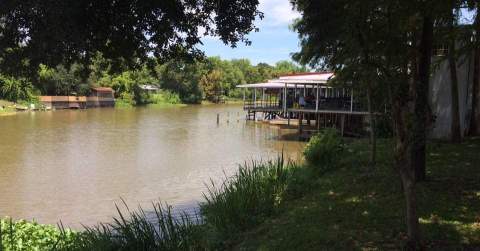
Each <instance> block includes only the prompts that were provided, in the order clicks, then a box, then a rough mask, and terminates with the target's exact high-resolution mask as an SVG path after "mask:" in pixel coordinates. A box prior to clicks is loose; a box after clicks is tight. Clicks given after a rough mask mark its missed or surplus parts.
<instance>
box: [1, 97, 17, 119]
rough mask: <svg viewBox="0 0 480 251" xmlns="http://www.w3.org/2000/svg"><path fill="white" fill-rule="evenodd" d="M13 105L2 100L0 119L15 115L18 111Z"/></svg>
mask: <svg viewBox="0 0 480 251" xmlns="http://www.w3.org/2000/svg"><path fill="white" fill-rule="evenodd" d="M13 105H14V104H13V103H12V102H9V101H6V100H2V99H0V117H1V116H11V115H15V113H16V111H15V108H14V107H13Z"/></svg>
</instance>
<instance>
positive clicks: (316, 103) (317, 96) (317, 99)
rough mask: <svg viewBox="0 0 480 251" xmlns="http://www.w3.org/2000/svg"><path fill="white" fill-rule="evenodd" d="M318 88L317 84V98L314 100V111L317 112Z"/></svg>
mask: <svg viewBox="0 0 480 251" xmlns="http://www.w3.org/2000/svg"><path fill="white" fill-rule="evenodd" d="M318 87H319V84H317V97H316V100H315V111H316V112H318V99H319V95H318V89H319V88H318Z"/></svg>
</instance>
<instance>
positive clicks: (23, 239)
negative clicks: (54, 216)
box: [0, 218, 77, 250]
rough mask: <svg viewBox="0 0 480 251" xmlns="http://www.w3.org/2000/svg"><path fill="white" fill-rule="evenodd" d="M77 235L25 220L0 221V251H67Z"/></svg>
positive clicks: (69, 231) (6, 219)
mask: <svg viewBox="0 0 480 251" xmlns="http://www.w3.org/2000/svg"><path fill="white" fill-rule="evenodd" d="M76 235H77V233H75V232H73V231H71V230H69V229H63V228H62V229H58V228H56V227H54V226H50V225H41V224H38V223H36V222H27V221H25V220H19V221H13V220H12V219H10V218H5V219H0V250H69V249H70V248H71V247H72V245H73V241H74V239H75V237H76Z"/></svg>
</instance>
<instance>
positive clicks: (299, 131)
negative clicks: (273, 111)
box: [298, 112, 303, 135]
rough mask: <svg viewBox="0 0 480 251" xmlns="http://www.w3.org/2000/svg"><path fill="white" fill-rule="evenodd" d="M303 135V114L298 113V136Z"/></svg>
mask: <svg viewBox="0 0 480 251" xmlns="http://www.w3.org/2000/svg"><path fill="white" fill-rule="evenodd" d="M302 133H303V113H301V112H300V113H298V134H300V135H301V134H302Z"/></svg>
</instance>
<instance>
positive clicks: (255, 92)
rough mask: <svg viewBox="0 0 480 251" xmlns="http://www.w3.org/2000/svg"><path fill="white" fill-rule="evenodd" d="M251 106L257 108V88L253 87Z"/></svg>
mask: <svg viewBox="0 0 480 251" xmlns="http://www.w3.org/2000/svg"><path fill="white" fill-rule="evenodd" d="M253 90H254V91H253V107H254V108H257V88H253Z"/></svg>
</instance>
